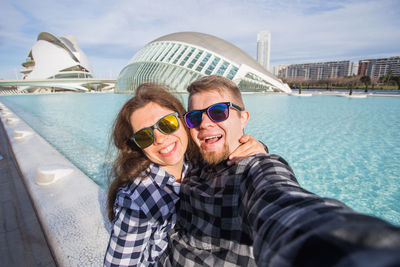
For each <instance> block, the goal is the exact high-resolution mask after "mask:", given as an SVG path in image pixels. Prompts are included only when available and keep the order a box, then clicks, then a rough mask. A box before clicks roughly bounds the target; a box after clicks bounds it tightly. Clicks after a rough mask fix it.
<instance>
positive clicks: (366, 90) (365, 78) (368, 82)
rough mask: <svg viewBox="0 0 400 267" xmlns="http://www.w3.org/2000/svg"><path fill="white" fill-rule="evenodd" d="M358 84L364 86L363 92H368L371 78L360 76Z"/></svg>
mask: <svg viewBox="0 0 400 267" xmlns="http://www.w3.org/2000/svg"><path fill="white" fill-rule="evenodd" d="M360 82H362V83H363V84H364V85H365V91H364V92H368V85H370V84H371V77H369V76H362V77H361V78H360Z"/></svg>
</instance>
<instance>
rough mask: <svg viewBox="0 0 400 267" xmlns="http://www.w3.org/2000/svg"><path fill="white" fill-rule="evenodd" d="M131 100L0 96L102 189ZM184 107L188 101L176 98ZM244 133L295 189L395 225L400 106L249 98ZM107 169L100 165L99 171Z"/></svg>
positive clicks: (390, 100)
mask: <svg viewBox="0 0 400 267" xmlns="http://www.w3.org/2000/svg"><path fill="white" fill-rule="evenodd" d="M130 97H131V95H123V94H79V93H70V94H53V95H18V96H2V97H0V101H2V102H3V103H4V104H5V105H7V106H8V107H9V108H10V109H11V110H13V111H14V112H15V113H17V114H18V116H20V118H22V119H23V120H24V121H25V122H27V123H28V124H29V125H30V126H31V127H32V128H33V129H34V130H35V131H37V132H38V133H39V134H40V135H41V136H43V137H44V138H45V139H46V140H47V141H48V142H49V143H51V144H52V145H53V146H54V147H56V148H57V149H58V150H59V151H60V152H61V153H62V154H64V155H65V156H66V157H67V158H68V159H69V160H70V161H71V162H73V163H74V164H75V165H76V166H77V167H78V168H80V169H81V170H82V171H83V172H85V173H86V174H87V175H88V176H89V177H90V178H92V179H93V180H94V181H95V182H96V183H98V184H99V185H100V186H101V187H103V188H106V187H107V178H106V172H105V170H106V168H104V166H105V165H104V163H105V158H106V150H107V147H108V141H109V134H110V129H111V125H112V122H113V120H114V119H115V116H116V114H117V112H118V111H119V109H120V108H121V107H122V105H123V103H125V101H126V100H127V99H129V98H130ZM178 97H179V98H181V99H182V101H183V102H185V103H186V101H187V95H179V96H178ZM244 101H245V105H246V107H247V109H248V110H249V112H250V120H249V123H248V125H247V127H246V133H249V134H251V135H253V136H255V137H256V138H257V139H259V140H261V141H263V142H264V143H265V144H267V145H268V147H269V149H270V152H271V153H275V154H279V155H281V156H283V157H284V158H285V159H286V160H287V161H288V162H289V164H290V165H291V166H292V168H293V170H294V172H295V174H296V176H297V178H298V180H299V182H300V184H301V185H302V186H303V187H305V188H306V189H307V190H309V191H311V192H314V193H317V194H319V195H321V196H325V197H333V198H336V199H339V200H341V201H343V202H344V203H346V204H347V205H349V206H350V207H352V208H353V209H355V210H357V211H360V212H364V213H368V214H371V215H375V216H378V217H381V218H384V219H386V220H388V221H390V222H392V223H395V224H397V225H400V205H399V204H398V203H399V200H400V180H399V174H400V138H399V137H400V135H399V131H400V116H399V114H400V98H395V97H368V98H361V99H355V98H346V97H337V96H318V95H314V96H312V97H297V96H287V95H269V94H248V95H244ZM106 166H107V165H106Z"/></svg>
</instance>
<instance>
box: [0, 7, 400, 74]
mask: <svg viewBox="0 0 400 267" xmlns="http://www.w3.org/2000/svg"><path fill="white" fill-rule="evenodd" d="M399 6H400V4H399V3H398V1H396V0H381V1H372V0H371V1H365V0H364V1H363V0H354V1H344V0H338V1H322V0H321V1H319V0H308V1H304V0H293V1H272V0H247V1H243V0H220V1H211V0H203V1H200V0H198V1H196V0H186V1H184V0H164V1H161V0H153V1H139V0H132V1H131V0H121V1H105V0H102V1H95V0H91V1H50V0H41V1H39V0H34V1H32V0H23V1H21V0H20V1H11V0H7V1H2V3H1V6H0V7H1V9H2V10H6V12H2V13H5V14H4V16H2V18H0V49H1V50H0V53H1V54H3V53H8V51H11V50H10V47H11V46H15V45H19V46H24V47H25V48H26V50H27V52H28V50H29V48H30V46H31V45H32V44H33V43H34V41H35V40H36V37H37V35H38V34H39V33H40V32H41V31H48V32H51V33H52V34H55V35H57V36H64V35H69V34H71V35H74V36H75V37H76V39H77V40H78V44H79V45H80V47H81V48H82V50H83V51H84V52H85V53H86V54H88V56H89V60H91V61H92V65H93V67H94V69H95V70H98V72H100V73H101V72H104V73H107V72H109V70H107V69H105V67H104V66H106V65H107V64H108V65H109V66H112V68H118V66H120V64H121V63H122V62H128V60H129V59H130V58H131V57H132V56H133V54H134V53H135V52H136V51H137V50H138V49H139V48H140V47H143V46H144V45H145V44H146V43H148V42H150V41H152V40H154V39H155V38H158V37H160V36H162V35H165V34H169V33H173V32H179V31H198V32H203V33H208V34H212V35H215V36H217V37H220V38H222V39H225V40H227V41H229V42H232V43H233V44H235V45H237V46H238V47H240V48H241V49H242V50H244V51H246V52H248V53H249V54H250V55H252V56H253V57H255V51H256V38H257V32H258V31H260V30H263V29H268V30H270V31H271V33H272V45H271V62H272V63H273V64H278V63H301V62H313V61H316V60H318V61H324V60H336V59H350V58H354V60H357V59H358V58H357V57H361V58H366V57H371V56H372V55H378V54H380V55H386V56H388V55H400V48H399V47H400V45H399V43H400V20H399V19H398V14H399V13H400V7H399ZM3 8H4V9H3ZM101 49H103V50H101ZM113 51H115V52H113ZM27 52H26V53H27ZM393 53H395V54H393ZM24 56H25V55H24ZM24 56H23V57H24ZM15 57H16V58H17V56H15ZM19 58H20V57H19ZM16 64H20V62H17V61H16ZM10 67H11V66H10ZM11 68H13V67H11ZM103 70H104V71H103ZM118 71H119V70H116V69H113V70H112V73H118Z"/></svg>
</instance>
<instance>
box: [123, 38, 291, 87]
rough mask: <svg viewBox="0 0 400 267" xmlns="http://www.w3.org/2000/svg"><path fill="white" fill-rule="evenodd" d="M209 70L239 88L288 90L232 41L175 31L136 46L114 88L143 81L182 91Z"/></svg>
mask: <svg viewBox="0 0 400 267" xmlns="http://www.w3.org/2000/svg"><path fill="white" fill-rule="evenodd" d="M212 74H216V75H221V76H224V77H226V78H228V79H230V80H232V81H233V82H235V83H236V84H237V85H238V86H239V88H240V89H241V90H242V91H278V92H286V93H290V92H291V91H292V90H291V89H290V87H289V86H288V85H287V84H285V83H283V82H282V81H281V80H280V79H278V78H277V77H275V76H274V75H273V74H271V73H270V72H268V71H267V70H266V69H265V68H263V67H262V66H261V65H260V64H259V63H258V62H257V61H256V60H255V59H253V58H252V57H251V56H250V55H248V54H247V53H245V52H244V51H242V50H241V49H239V48H238V47H236V46H234V45H233V44H231V43H229V42H227V41H224V40H222V39H220V38H217V37H215V36H212V35H208V34H204V33H198V32H178V33H173V34H169V35H165V36H162V37H160V38H158V39H156V40H154V41H152V42H150V43H148V44H147V45H146V46H145V47H143V48H142V49H140V50H139V51H138V52H137V53H136V54H135V55H134V57H133V58H132V59H131V60H130V62H129V63H128V65H127V66H126V67H125V68H124V69H123V70H122V71H121V73H120V74H119V77H118V79H117V86H116V89H115V92H118V93H128V92H133V91H134V90H135V88H136V87H137V86H138V85H139V84H141V83H143V82H154V83H159V84H163V85H165V86H167V87H168V88H169V90H171V91H174V92H186V88H187V86H188V85H189V84H190V83H191V82H193V81H194V80H196V79H198V78H200V77H202V76H206V75H212Z"/></svg>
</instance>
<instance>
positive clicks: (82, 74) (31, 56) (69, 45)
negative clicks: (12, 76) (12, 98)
mask: <svg viewBox="0 0 400 267" xmlns="http://www.w3.org/2000/svg"><path fill="white" fill-rule="evenodd" d="M22 66H23V67H25V68H24V69H23V70H21V73H22V74H23V75H24V76H23V79H24V80H44V79H72V78H73V79H79V78H93V72H92V67H91V66H90V64H89V60H88V59H87V57H86V55H85V54H84V53H83V51H82V50H81V49H80V48H79V47H78V44H77V42H76V40H75V38H74V37H73V36H66V37H60V38H58V37H56V36H54V35H52V34H50V33H47V32H42V33H40V34H39V36H38V38H37V42H36V43H35V44H34V45H33V46H32V48H31V50H30V51H29V53H28V56H27V58H26V61H25V62H24V63H22ZM22 89H23V90H28V91H31V90H34V87H25V88H22ZM63 89H70V90H84V91H85V90H87V88H85V87H83V86H79V85H78V86H76V85H71V84H70V85H66V86H63Z"/></svg>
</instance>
